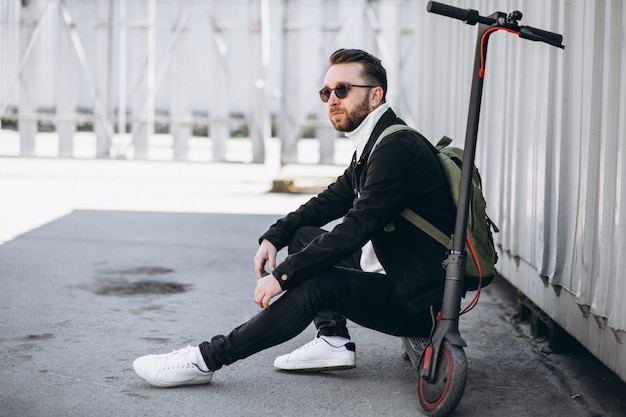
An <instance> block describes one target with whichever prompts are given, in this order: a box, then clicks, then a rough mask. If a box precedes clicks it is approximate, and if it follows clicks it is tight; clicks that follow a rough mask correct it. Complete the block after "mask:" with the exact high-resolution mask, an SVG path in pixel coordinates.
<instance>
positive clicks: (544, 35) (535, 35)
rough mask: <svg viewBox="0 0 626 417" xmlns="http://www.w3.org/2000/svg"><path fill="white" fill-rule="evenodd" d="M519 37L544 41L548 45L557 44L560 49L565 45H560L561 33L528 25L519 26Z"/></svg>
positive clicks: (561, 40)
mask: <svg viewBox="0 0 626 417" xmlns="http://www.w3.org/2000/svg"><path fill="white" fill-rule="evenodd" d="M519 37H520V38H523V39H529V40H531V41H541V42H546V43H549V44H550V45H553V46H558V47H559V48H561V49H563V48H565V46H564V45H562V42H563V35H560V34H558V33H554V32H548V31H547V30H542V29H537V28H532V27H530V26H522V27H520V31H519Z"/></svg>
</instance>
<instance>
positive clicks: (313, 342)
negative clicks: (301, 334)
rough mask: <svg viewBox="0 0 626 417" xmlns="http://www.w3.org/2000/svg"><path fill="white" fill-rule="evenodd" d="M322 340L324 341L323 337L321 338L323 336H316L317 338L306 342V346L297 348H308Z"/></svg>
mask: <svg viewBox="0 0 626 417" xmlns="http://www.w3.org/2000/svg"><path fill="white" fill-rule="evenodd" d="M321 341H322V338H321V337H317V338H315V339H313V340H311V341H310V342H309V343H307V344H305V345H304V346H301V347H299V348H298V349H296V350H303V349H306V348H308V347H309V346H313V345H316V344H318V343H319V342H321Z"/></svg>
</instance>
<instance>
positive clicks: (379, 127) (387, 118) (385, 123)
mask: <svg viewBox="0 0 626 417" xmlns="http://www.w3.org/2000/svg"><path fill="white" fill-rule="evenodd" d="M393 124H406V123H404V122H403V121H402V119H400V118H399V117H398V116H396V114H395V113H394V111H393V110H392V109H391V108H389V110H387V111H386V112H385V113H383V115H382V116H381V117H380V119H378V123H376V126H374V129H373V130H372V134H371V135H370V138H369V140H368V141H367V145H365V149H363V153H362V154H361V157H360V158H359V162H360V161H362V160H364V159H367V158H368V155H369V153H370V151H371V149H372V147H373V146H374V142H376V139H377V138H378V136H379V135H380V134H381V133H383V130H385V129H386V128H387V127H389V126H391V125H393Z"/></svg>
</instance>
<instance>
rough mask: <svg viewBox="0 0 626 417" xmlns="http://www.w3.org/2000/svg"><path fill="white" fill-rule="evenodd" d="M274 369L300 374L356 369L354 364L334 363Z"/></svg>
mask: <svg viewBox="0 0 626 417" xmlns="http://www.w3.org/2000/svg"><path fill="white" fill-rule="evenodd" d="M274 367H275V368H278V369H280V370H283V371H300V372H320V371H346V370H348V369H354V368H356V363H345V362H344V363H336V364H326V365H324V364H315V363H311V364H300V365H296V364H293V365H290V364H284V365H276V364H274Z"/></svg>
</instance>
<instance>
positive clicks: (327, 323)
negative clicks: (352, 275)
mask: <svg viewBox="0 0 626 417" xmlns="http://www.w3.org/2000/svg"><path fill="white" fill-rule="evenodd" d="M324 232H325V230H323V229H320V228H318V227H312V226H307V227H302V228H301V229H299V230H298V231H297V232H296V234H295V235H294V237H293V238H292V239H291V242H290V243H289V248H288V253H289V254H292V253H296V252H300V251H301V250H302V249H304V248H305V247H306V245H308V244H309V242H311V241H312V240H314V239H315V238H316V237H318V236H319V235H321V234H322V233H324ZM337 266H342V267H345V268H350V269H357V270H360V269H361V251H360V250H359V251H358V252H356V253H355V254H353V255H352V256H350V257H349V258H347V259H344V260H343V261H342V262H340V263H339V264H337ZM346 321H347V320H346V318H345V317H343V316H341V315H339V314H336V313H333V312H332V311H320V312H319V313H318V314H317V316H315V319H313V323H314V324H315V328H316V329H317V336H318V337H319V336H322V335H323V336H341V337H346V338H348V339H349V338H350V334H349V333H348V327H347V326H346Z"/></svg>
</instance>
